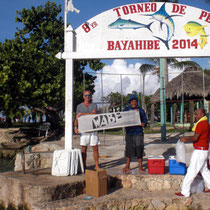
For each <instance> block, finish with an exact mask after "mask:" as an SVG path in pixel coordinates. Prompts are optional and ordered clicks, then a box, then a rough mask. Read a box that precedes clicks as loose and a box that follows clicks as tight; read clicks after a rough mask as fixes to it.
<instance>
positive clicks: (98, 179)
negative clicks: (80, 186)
mask: <svg viewBox="0 0 210 210" xmlns="http://www.w3.org/2000/svg"><path fill="white" fill-rule="evenodd" d="M85 182H86V194H88V195H92V196H96V197H100V196H103V195H106V194H107V173H106V170H97V171H96V170H87V169H86V171H85Z"/></svg>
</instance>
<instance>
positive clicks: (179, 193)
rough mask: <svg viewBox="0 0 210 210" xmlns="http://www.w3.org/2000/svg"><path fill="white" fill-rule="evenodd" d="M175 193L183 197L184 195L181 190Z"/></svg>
mask: <svg viewBox="0 0 210 210" xmlns="http://www.w3.org/2000/svg"><path fill="white" fill-rule="evenodd" d="M175 195H177V196H180V197H183V196H184V195H183V194H182V193H181V192H178V193H175Z"/></svg>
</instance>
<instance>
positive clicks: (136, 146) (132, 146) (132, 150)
mask: <svg viewBox="0 0 210 210" xmlns="http://www.w3.org/2000/svg"><path fill="white" fill-rule="evenodd" d="M125 141H126V147H125V149H126V151H125V154H126V157H137V158H142V157H143V154H144V134H143V133H141V134H137V135H128V134H126V137H125Z"/></svg>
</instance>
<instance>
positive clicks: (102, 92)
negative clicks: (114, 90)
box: [101, 72, 106, 145]
mask: <svg viewBox="0 0 210 210" xmlns="http://www.w3.org/2000/svg"><path fill="white" fill-rule="evenodd" d="M102 75H103V74H102V72H101V97H102V110H103V112H104V90H103V78H102ZM103 137H104V145H105V144H106V134H105V130H104V129H103Z"/></svg>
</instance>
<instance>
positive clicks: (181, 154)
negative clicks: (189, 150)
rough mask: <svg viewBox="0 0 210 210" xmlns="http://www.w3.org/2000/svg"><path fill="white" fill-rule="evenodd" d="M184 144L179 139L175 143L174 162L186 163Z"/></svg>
mask: <svg viewBox="0 0 210 210" xmlns="http://www.w3.org/2000/svg"><path fill="white" fill-rule="evenodd" d="M185 150H186V148H185V144H184V142H181V141H180V139H179V140H178V141H177V143H176V162H180V163H186V152H185Z"/></svg>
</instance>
